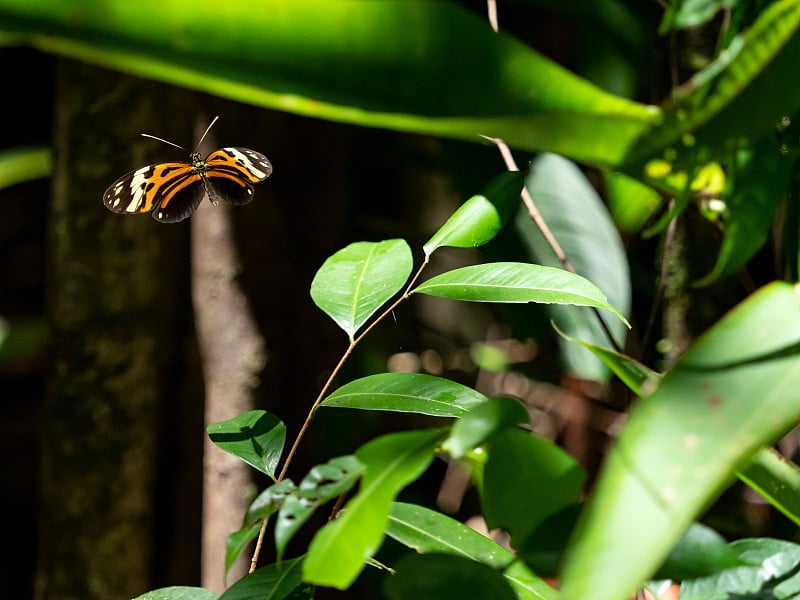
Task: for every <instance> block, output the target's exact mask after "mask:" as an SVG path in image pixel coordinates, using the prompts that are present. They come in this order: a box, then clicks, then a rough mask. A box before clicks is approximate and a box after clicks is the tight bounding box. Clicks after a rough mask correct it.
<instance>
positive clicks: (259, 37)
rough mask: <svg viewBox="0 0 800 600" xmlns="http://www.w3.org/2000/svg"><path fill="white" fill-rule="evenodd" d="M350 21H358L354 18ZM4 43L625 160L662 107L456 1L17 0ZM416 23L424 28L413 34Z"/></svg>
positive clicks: (182, 80)
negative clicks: (214, 0)
mask: <svg viewBox="0 0 800 600" xmlns="http://www.w3.org/2000/svg"><path fill="white" fill-rule="evenodd" d="M343 24H346V26H344V25H343ZM0 32H2V33H3V34H4V35H3V40H2V41H3V42H4V43H13V44H15V45H18V44H22V43H27V44H30V45H31V46H33V47H35V48H38V49H40V50H43V51H45V52H55V53H59V54H62V55H64V56H69V57H71V58H75V59H78V60H82V61H85V62H89V63H93V64H99V65H102V66H105V67H109V68H114V69H119V70H123V71H126V72H128V73H133V74H135V75H140V76H143V77H148V78H152V79H158V80H161V81H166V82H169V83H172V84H175V85H180V86H183V87H187V88H191V89H196V90H201V91H204V92H207V93H210V94H215V95H218V96H223V97H227V98H230V99H233V100H238V101H240V102H245V103H247V104H253V105H257V106H263V107H268V108H273V109H277V110H282V111H289V112H293V113H296V114H301V115H306V116H312V117H316V118H322V119H329V120H335V121H342V122H346V123H354V124H358V125H364V126H369V127H381V128H388V129H396V130H402V131H416V132H421V133H428V134H432V135H443V136H449V137H454V138H459V139H465V140H469V141H478V140H479V138H478V137H477V136H478V134H485V135H489V136H492V137H500V138H503V139H505V140H506V142H508V143H509V144H511V145H512V146H515V147H518V148H527V149H529V150H537V149H539V150H541V149H548V150H550V151H552V152H560V153H565V154H569V155H571V156H573V157H575V158H577V159H585V160H588V161H591V162H594V163H599V164H619V163H620V162H621V161H622V158H623V156H624V153H625V151H626V149H627V148H628V147H629V146H630V144H631V143H632V141H633V140H635V139H637V138H638V137H639V136H641V135H642V134H643V133H644V132H645V131H646V130H647V128H648V127H649V126H650V125H651V124H652V123H655V122H657V121H658V118H659V115H660V110H659V109H658V108H656V107H649V106H643V105H640V104H636V103H634V102H631V101H628V100H625V99H623V98H620V97H617V96H614V95H613V94H609V93H607V92H604V91H602V90H601V89H599V88H598V87H596V86H594V85H592V84H590V83H589V82H587V81H585V80H583V79H581V78H579V77H577V76H576V75H574V74H572V73H570V72H569V71H568V70H566V69H564V68H562V67H560V66H558V65H557V64H555V63H554V62H553V61H551V60H549V59H547V58H545V57H543V56H542V55H540V54H539V53H537V52H536V51H534V50H532V49H531V48H530V47H528V46H526V45H524V44H523V43H522V42H520V41H519V40H518V39H517V38H515V37H514V36H513V35H510V34H507V33H504V32H503V31H501V32H500V33H499V34H498V33H495V32H494V31H492V29H491V28H490V27H489V25H488V23H487V22H486V18H485V17H483V16H482V15H478V14H475V13H474V12H472V11H470V10H467V9H466V8H463V7H460V6H457V5H456V4H455V3H453V2H396V1H395V2H388V1H386V2H364V1H363V0H303V1H302V2H285V1H284V0H265V1H263V2H260V3H259V10H253V9H252V4H249V3H246V2H226V3H225V4H224V6H220V5H219V4H206V3H198V2H194V1H191V0H174V1H172V2H169V3H164V2H160V1H159V0H140V1H137V2H130V1H129V0H105V1H104V2H103V5H102V10H100V9H98V8H97V6H96V5H94V4H79V5H73V4H71V3H63V4H61V3H42V4H39V3H31V2H30V1H29V0H5V1H4V2H3V3H2V8H0ZM408 32H414V44H413V47H412V46H409V38H408Z"/></svg>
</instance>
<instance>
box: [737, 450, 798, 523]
mask: <svg viewBox="0 0 800 600" xmlns="http://www.w3.org/2000/svg"><path fill="white" fill-rule="evenodd" d="M736 474H737V475H738V477H739V479H741V480H742V481H744V482H745V483H746V484H747V485H749V486H750V487H751V488H753V489H754V490H756V491H757V492H758V493H759V494H761V495H762V496H763V497H764V498H766V499H767V500H768V501H769V503H770V504H771V505H772V506H774V507H775V508H777V509H778V510H779V511H781V512H782V513H783V514H784V515H785V516H786V517H787V518H788V519H791V520H792V521H794V523H795V524H796V525H800V467H798V466H797V465H796V464H794V463H793V462H791V461H790V460H788V459H786V458H784V457H783V456H780V455H779V454H778V453H777V452H776V451H775V450H773V449H772V448H762V449H761V450H759V451H758V452H757V453H756V455H755V457H754V458H753V461H752V462H751V463H750V464H748V465H747V466H744V467H742V468H741V469H739V471H738V472H737V473H736Z"/></svg>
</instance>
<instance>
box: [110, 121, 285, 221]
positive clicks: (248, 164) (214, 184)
mask: <svg viewBox="0 0 800 600" xmlns="http://www.w3.org/2000/svg"><path fill="white" fill-rule="evenodd" d="M216 120H217V119H214V121H212V122H211V125H213V124H214V123H215V122H216ZM211 125H209V126H208V129H206V133H208V130H209V129H211ZM142 135H145V136H146V137H152V138H154V139H157V140H160V141H162V142H166V143H167V144H171V145H173V146H176V147H178V148H181V146H178V145H177V144H173V143H172V142H167V141H166V140H162V139H161V138H156V137H155V136H152V135H147V134H142ZM205 135H206V134H205V133H204V134H203V137H205ZM200 141H201V142H202V141H203V139H202V138H200ZM198 145H199V144H198ZM181 149H182V150H183V148H181ZM189 161H190V162H188V163H185V162H168V163H161V164H157V165H150V166H147V167H142V168H141V169H137V170H136V171H133V172H131V173H128V174H127V175H123V176H122V177H120V178H119V179H117V180H116V181H115V182H114V183H112V184H111V185H110V186H108V189H107V190H106V192H105V194H103V204H105V205H106V208H108V209H109V210H111V211H113V212H115V213H122V214H138V213H146V212H149V213H150V214H151V215H152V216H153V218H154V219H155V220H156V221H161V222H162V223H176V222H178V221H182V220H184V219H185V218H187V217H188V216H190V215H191V214H192V213H193V212H194V210H195V209H196V208H197V206H198V205H199V204H200V202H202V201H203V197H204V196H206V195H207V196H208V199H209V201H210V202H211V204H217V202H219V201H220V200H225V201H226V202H228V203H230V204H247V203H248V202H250V200H252V199H253V194H254V190H253V184H254V183H258V182H259V181H264V180H265V179H266V178H267V177H269V176H270V174H271V173H272V165H271V164H270V162H269V160H268V159H267V157H266V156H264V155H263V154H261V153H260V152H256V151H255V150H250V149H248V148H220V149H219V150H215V151H214V152H212V153H211V154H209V155H208V156H207V157H206V159H205V160H203V157H202V156H201V155H200V154H198V153H197V152H192V153H191V154H190V155H189Z"/></svg>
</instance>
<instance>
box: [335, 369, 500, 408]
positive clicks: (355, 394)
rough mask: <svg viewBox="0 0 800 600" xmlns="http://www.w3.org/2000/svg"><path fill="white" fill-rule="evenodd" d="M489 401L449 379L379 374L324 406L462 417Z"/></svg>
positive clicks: (345, 389)
mask: <svg viewBox="0 0 800 600" xmlns="http://www.w3.org/2000/svg"><path fill="white" fill-rule="evenodd" d="M486 401H487V398H486V396H484V395H483V394H480V393H478V392H476V391H475V390H473V389H472V388H468V387H466V386H464V385H461V384H460V383H456V382H454V381H450V380H449V379H442V378H441V377H434V376H433V375H425V374H423V373H378V374H377V375H370V376H368V377H363V378H361V379H356V380H355V381H351V382H350V383H347V384H345V385H343V386H342V387H340V388H339V389H337V390H336V391H335V392H333V393H332V394H331V395H330V396H328V397H327V398H325V400H324V401H323V402H322V404H321V406H332V407H337V408H360V409H363V410H388V411H395V412H410V413H419V414H423V415H431V416H434V417H460V416H462V415H465V414H467V412H469V410H471V409H472V408H473V407H475V406H477V405H479V404H482V403H484V402H486Z"/></svg>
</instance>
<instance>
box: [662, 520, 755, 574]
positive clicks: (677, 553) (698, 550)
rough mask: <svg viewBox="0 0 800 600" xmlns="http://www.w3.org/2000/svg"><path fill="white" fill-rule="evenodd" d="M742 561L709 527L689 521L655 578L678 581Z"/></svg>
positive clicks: (712, 572)
mask: <svg viewBox="0 0 800 600" xmlns="http://www.w3.org/2000/svg"><path fill="white" fill-rule="evenodd" d="M743 564H744V563H743V562H742V561H741V560H740V559H739V557H738V555H737V553H736V552H735V551H734V550H733V548H731V546H730V545H729V544H728V542H727V541H726V540H725V538H723V537H722V536H721V535H720V534H718V533H717V532H716V531H714V530H713V529H711V528H710V527H706V526H705V525H701V524H700V523H692V524H691V525H690V526H689V529H688V530H687V531H686V533H684V534H683V537H681V539H679V540H678V543H677V544H675V547H674V548H672V550H671V551H670V553H669V555H668V556H667V558H666V560H665V561H664V564H662V565H661V567H660V568H659V569H658V572H657V573H656V578H657V579H673V580H678V581H680V580H683V579H692V578H695V577H704V576H706V575H711V574H714V573H716V572H718V571H722V570H724V569H730V568H732V567H739V566H742V565H743Z"/></svg>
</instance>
